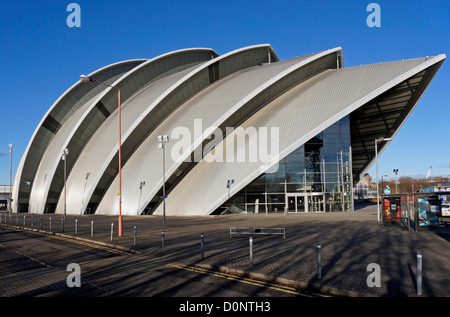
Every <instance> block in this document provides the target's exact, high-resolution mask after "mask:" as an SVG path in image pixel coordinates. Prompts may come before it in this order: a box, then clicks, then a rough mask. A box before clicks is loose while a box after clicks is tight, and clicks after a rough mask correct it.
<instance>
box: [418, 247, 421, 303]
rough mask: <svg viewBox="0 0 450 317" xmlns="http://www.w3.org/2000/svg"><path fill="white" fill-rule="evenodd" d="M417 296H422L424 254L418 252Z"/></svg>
mask: <svg viewBox="0 0 450 317" xmlns="http://www.w3.org/2000/svg"><path fill="white" fill-rule="evenodd" d="M417 295H422V254H421V253H420V251H417Z"/></svg>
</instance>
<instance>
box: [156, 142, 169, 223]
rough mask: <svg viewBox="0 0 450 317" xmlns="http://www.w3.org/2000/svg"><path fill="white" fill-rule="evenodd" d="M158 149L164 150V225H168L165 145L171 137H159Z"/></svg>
mask: <svg viewBox="0 0 450 317" xmlns="http://www.w3.org/2000/svg"><path fill="white" fill-rule="evenodd" d="M158 142H159V143H158V148H160V149H162V152H163V163H162V167H163V171H162V174H163V195H162V199H163V223H164V224H166V198H167V196H166V146H165V143H167V142H169V136H168V135H158Z"/></svg>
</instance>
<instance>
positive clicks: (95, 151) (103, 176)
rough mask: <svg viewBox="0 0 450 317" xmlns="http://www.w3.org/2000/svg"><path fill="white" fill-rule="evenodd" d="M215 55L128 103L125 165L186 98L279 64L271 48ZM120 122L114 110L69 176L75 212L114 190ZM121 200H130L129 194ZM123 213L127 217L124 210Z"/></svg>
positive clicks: (124, 113) (124, 127)
mask: <svg viewBox="0 0 450 317" xmlns="http://www.w3.org/2000/svg"><path fill="white" fill-rule="evenodd" d="M270 56H271V57H270ZM213 57H215V58H211V59H209V60H207V61H204V62H203V63H200V64H199V65H198V66H194V67H191V68H188V69H186V70H183V71H181V72H177V73H175V74H173V75H171V76H166V77H164V78H162V79H160V80H159V81H156V82H155V83H154V84H153V85H149V86H147V87H145V89H143V90H141V91H139V93H137V94H136V95H135V96H133V97H132V98H130V99H129V100H128V102H126V103H124V105H123V111H122V118H123V119H122V158H123V163H125V162H126V161H127V160H128V158H129V157H131V156H132V155H133V153H134V151H135V148H136V147H137V146H139V144H141V143H142V142H143V141H144V140H145V138H146V137H147V136H148V134H149V133H150V132H151V131H153V130H154V129H155V128H156V127H157V126H158V125H160V124H161V123H162V122H163V121H164V120H165V118H166V117H167V116H168V115H169V114H170V113H171V112H173V111H175V110H176V109H177V108H178V107H179V106H180V105H181V104H183V103H184V102H185V101H186V100H187V99H189V98H191V97H192V96H193V95H195V94H196V93H198V92H199V91H201V90H202V89H204V88H205V87H207V86H208V85H210V84H212V83H214V82H215V81H216V80H219V79H221V78H222V77H226V76H227V75H229V74H230V73H233V72H235V71H239V70H241V69H243V68H248V67H252V66H255V65H258V64H260V63H262V62H265V61H267V60H268V59H269V58H272V59H275V60H277V57H276V55H274V53H273V51H272V49H271V48H270V46H269V45H255V46H250V47H246V48H244V49H239V50H236V51H233V52H230V53H228V54H224V55H222V56H218V57H217V56H213ZM116 122H117V112H114V113H113V114H112V115H111V116H110V117H109V118H108V120H106V121H105V123H104V124H103V125H102V126H101V127H100V128H99V130H98V131H97V132H96V133H95V134H94V135H93V137H92V138H91V139H90V141H89V143H88V144H87V146H86V148H85V149H84V150H83V153H82V155H81V156H80V158H79V159H78V161H77V163H76V165H75V170H74V173H73V174H72V175H73V176H70V177H69V181H68V184H67V189H68V192H69V193H68V200H67V202H68V203H69V207H68V210H69V209H70V210H71V212H72V213H79V212H80V211H81V212H84V211H85V210H86V208H87V206H88V205H89V204H90V205H92V204H96V203H98V202H99V200H100V199H101V198H102V197H103V195H104V191H106V190H107V189H108V188H110V183H111V181H112V180H113V179H114V177H115V176H117V167H118V158H117V153H118V142H117V141H118V140H117V138H111V137H108V136H110V135H114V134H116V133H117V125H116ZM92 160H96V162H92ZM124 165H126V164H124ZM147 168H148V167H147ZM91 174H92V175H91ZM88 175H89V176H88ZM122 188H123V190H124V189H125V191H126V188H127V187H126V185H125V184H124V185H123V186H122ZM117 189H118V186H117V187H114V189H112V190H113V192H114V196H116V194H117ZM122 196H125V197H126V194H125V195H123V194H122ZM116 197H117V196H116ZM113 200H114V201H115V200H117V199H113ZM63 203H64V202H63V201H62V200H61V199H60V201H59V205H58V211H61V210H62V208H63V206H62V204H63ZM116 211H117V209H116ZM124 213H126V211H125V210H124Z"/></svg>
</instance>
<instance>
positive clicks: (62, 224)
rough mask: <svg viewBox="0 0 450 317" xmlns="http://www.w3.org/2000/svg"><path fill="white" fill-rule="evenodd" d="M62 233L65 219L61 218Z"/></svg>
mask: <svg viewBox="0 0 450 317" xmlns="http://www.w3.org/2000/svg"><path fill="white" fill-rule="evenodd" d="M61 232H64V218H61Z"/></svg>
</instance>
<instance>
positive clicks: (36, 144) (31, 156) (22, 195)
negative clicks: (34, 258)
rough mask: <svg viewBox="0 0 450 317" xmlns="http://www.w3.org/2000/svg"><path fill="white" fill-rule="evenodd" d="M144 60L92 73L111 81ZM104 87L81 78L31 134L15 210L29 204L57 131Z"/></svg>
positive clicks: (18, 179)
mask: <svg viewBox="0 0 450 317" xmlns="http://www.w3.org/2000/svg"><path fill="white" fill-rule="evenodd" d="M144 61H145V60H143V59H138V60H129V61H123V62H119V63H114V64H111V65H109V66H106V67H103V68H101V69H99V70H97V71H95V72H93V73H92V74H91V76H95V77H96V78H98V80H101V81H103V82H105V83H109V84H111V83H112V82H114V81H115V80H116V79H117V78H119V77H120V76H122V75H123V74H125V73H126V72H128V71H129V70H130V69H133V68H134V67H136V66H138V65H139V64H140V63H142V62H144ZM103 90H105V86H96V87H94V86H90V87H89V86H86V85H83V84H82V83H81V82H80V81H78V82H77V83H75V84H74V85H73V86H72V87H70V88H69V89H68V90H67V91H66V92H64V94H62V95H61V96H60V97H59V98H58V100H56V102H55V103H54V104H53V105H52V106H51V107H50V108H49V110H48V111H47V113H46V114H45V116H44V117H43V118H42V120H41V122H40V123H39V125H38V126H37V128H36V130H35V132H34V134H33V136H32V137H31V139H30V142H29V143H28V146H27V148H26V150H25V152H24V154H23V156H22V159H21V161H20V163H19V166H18V168H17V172H16V176H15V178H14V190H13V201H14V203H13V210H14V211H15V212H17V211H21V210H20V209H19V205H20V204H23V205H24V206H26V205H28V201H29V197H30V192H31V189H32V188H33V187H34V178H35V175H36V171H37V169H38V166H39V163H40V162H41V159H42V157H43V155H44V152H45V151H46V149H47V147H48V145H49V144H50V142H51V141H52V139H53V137H54V136H55V134H56V133H58V131H59V129H61V127H62V125H63V124H64V123H65V122H66V121H67V120H68V119H69V118H70V116H71V115H72V114H73V113H74V112H75V111H77V110H78V109H79V108H80V107H82V106H83V105H84V104H85V103H86V102H88V101H89V100H91V99H92V98H94V97H95V96H98V95H99V94H100V93H101V92H102V91H103Z"/></svg>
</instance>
